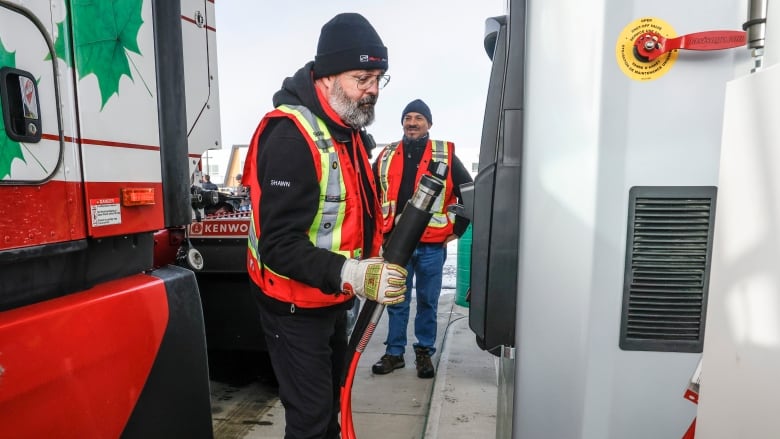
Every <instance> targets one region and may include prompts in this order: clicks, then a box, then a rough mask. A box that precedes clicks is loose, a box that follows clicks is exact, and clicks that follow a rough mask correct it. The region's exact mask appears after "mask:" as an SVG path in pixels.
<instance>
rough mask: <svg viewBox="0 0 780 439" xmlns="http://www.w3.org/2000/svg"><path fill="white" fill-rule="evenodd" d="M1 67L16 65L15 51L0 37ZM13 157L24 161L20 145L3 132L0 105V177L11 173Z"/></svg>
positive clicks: (0, 108) (3, 125) (3, 126)
mask: <svg viewBox="0 0 780 439" xmlns="http://www.w3.org/2000/svg"><path fill="white" fill-rule="evenodd" d="M2 67H16V55H15V52H14V53H11V52H8V51H7V50H6V49H5V46H4V45H3V40H2V39H0V68H2ZM14 159H19V160H21V161H23V162H26V161H25V160H24V156H23V155H22V146H21V145H20V144H19V143H18V142H15V141H13V140H11V139H10V138H9V137H8V134H7V133H6V132H5V122H3V107H2V106H0V179H3V178H5V177H8V176H10V175H11V163H12V162H13V161H14Z"/></svg>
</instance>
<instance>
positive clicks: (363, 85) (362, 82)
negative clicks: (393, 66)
mask: <svg viewBox="0 0 780 439" xmlns="http://www.w3.org/2000/svg"><path fill="white" fill-rule="evenodd" d="M352 79H354V80H355V82H356V83H357V88H358V90H368V89H369V88H371V87H373V86H374V84H378V85H377V87H378V88H379V89H380V90H382V89H383V88H385V86H386V85H387V83H388V82H390V75H363V76H353V77H352Z"/></svg>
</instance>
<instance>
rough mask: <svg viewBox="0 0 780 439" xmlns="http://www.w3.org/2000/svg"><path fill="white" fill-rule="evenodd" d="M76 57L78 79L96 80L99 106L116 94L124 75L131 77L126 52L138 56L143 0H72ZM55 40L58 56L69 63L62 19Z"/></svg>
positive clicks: (65, 32) (58, 24) (65, 33)
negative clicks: (88, 78) (94, 78)
mask: <svg viewBox="0 0 780 439" xmlns="http://www.w3.org/2000/svg"><path fill="white" fill-rule="evenodd" d="M70 3H71V4H72V17H73V34H74V38H73V39H74V41H75V45H76V47H75V56H76V61H77V63H76V64H77V65H78V75H79V79H83V78H84V77H86V76H87V75H90V74H94V75H95V76H96V77H97V80H98V86H99V88H100V97H101V101H102V102H101V109H102V107H104V106H105V105H106V102H108V100H109V99H110V98H111V96H113V95H114V94H119V81H120V80H121V79H122V76H123V75H127V77H128V78H130V79H131V80H132V79H133V75H132V73H131V72H130V62H131V61H130V59H129V58H128V51H130V52H134V53H137V54H139V55H141V50H140V49H139V48H138V31H139V29H140V28H141V25H143V23H144V21H143V19H142V18H141V7H142V6H143V0H71V2H70ZM57 29H58V31H59V32H58V36H57V40H56V41H55V43H54V47H55V52H56V53H57V57H58V58H61V59H62V60H63V61H65V62H66V63H67V64H68V65H69V66H72V63H71V60H70V57H69V55H68V52H69V51H68V40H69V38H68V36H67V31H66V27H65V26H64V21H63V22H61V23H57Z"/></svg>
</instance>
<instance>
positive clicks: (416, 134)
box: [372, 99, 472, 378]
mask: <svg viewBox="0 0 780 439" xmlns="http://www.w3.org/2000/svg"><path fill="white" fill-rule="evenodd" d="M401 124H402V126H403V131H404V135H403V140H402V141H401V142H397V143H391V144H390V145H388V146H387V147H385V149H384V150H382V152H380V153H379V156H378V157H377V160H376V161H375V162H374V175H375V177H376V180H377V189H378V190H379V198H380V201H381V203H382V216H383V222H382V232H383V233H384V235H385V237H387V236H388V234H389V233H390V232H392V230H393V227H394V226H395V224H397V221H398V217H399V216H400V215H401V213H402V212H403V208H404V206H405V205H406V202H407V201H408V200H409V199H410V198H411V196H412V194H413V193H414V191H415V190H416V189H417V185H418V183H419V182H420V179H421V178H422V176H423V175H426V174H427V175H434V176H436V174H443V175H439V177H440V178H443V181H444V189H443V190H442V194H441V195H440V196H439V197H438V198H437V199H436V201H435V203H434V214H433V216H432V217H431V220H430V222H429V223H428V227H427V228H426V229H425V232H424V234H423V237H422V239H421V240H420V244H418V245H417V248H415V250H414V253H413V255H412V259H411V260H410V262H409V264H408V265H407V267H406V269H407V271H408V275H407V277H406V300H405V301H404V302H402V303H400V304H397V305H392V306H388V307H387V313H388V316H389V328H388V334H387V340H386V341H385V345H386V346H387V347H386V348H385V355H383V356H382V358H380V359H379V361H378V362H377V363H376V364H374V365H373V367H372V371H373V372H374V373H375V374H379V375H383V374H387V373H390V372H392V371H393V370H395V369H400V368H402V367H405V366H406V363H405V361H404V352H405V350H406V344H407V341H406V330H407V329H406V328H407V326H408V323H409V308H410V307H409V304H410V300H411V294H412V286H413V285H414V284H415V283H416V288H417V289H416V297H417V312H416V315H415V318H414V334H415V337H416V338H417V342H416V343H414V352H415V363H416V365H417V376H418V377H420V378H433V376H434V374H435V370H434V367H433V363H432V361H431V355H433V354H434V353H435V352H436V347H435V342H436V314H437V308H438V305H439V294H440V293H441V285H442V274H443V269H444V262H445V260H446V259H447V244H448V243H449V242H450V241H452V240H453V239H457V238H458V237H459V236H460V235H462V234H463V232H465V231H466V228H467V227H468V224H469V222H468V220H466V219H463V218H460V217H457V218H456V219H454V220H453V219H452V218H451V217H450V216H448V215H447V206H449V205H451V204H455V203H456V202H459V201H460V185H461V184H464V183H468V182H471V181H472V178H471V175H470V174H469V173H468V171H467V170H466V168H465V167H464V166H463V164H462V163H461V162H460V160H459V159H458V158H457V157H456V156H455V144H454V143H452V142H447V141H443V140H431V139H430V137H429V134H428V130H429V129H430V128H431V125H433V117H432V116H431V110H430V108H428V105H426V104H425V102H423V101H422V100H420V99H415V100H414V101H412V102H410V103H409V105H407V106H406V108H404V110H403V112H402V114H401Z"/></svg>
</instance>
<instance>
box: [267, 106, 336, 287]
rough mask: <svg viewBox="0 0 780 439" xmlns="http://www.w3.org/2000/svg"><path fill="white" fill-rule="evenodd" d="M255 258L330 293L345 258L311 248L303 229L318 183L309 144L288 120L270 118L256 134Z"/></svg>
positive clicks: (307, 224) (316, 205) (315, 207)
mask: <svg viewBox="0 0 780 439" xmlns="http://www.w3.org/2000/svg"><path fill="white" fill-rule="evenodd" d="M259 142H260V147H259V150H258V155H257V175H258V180H259V184H260V188H261V191H262V196H261V199H260V206H259V212H260V238H259V251H260V257H261V260H262V261H263V264H264V265H265V268H266V269H271V270H273V271H274V272H275V273H277V274H280V275H283V276H287V277H289V278H291V279H294V280H297V281H299V282H303V283H305V284H307V285H311V286H313V287H316V288H319V289H321V290H322V291H323V292H325V293H328V294H332V293H336V292H338V291H339V290H340V288H341V285H340V284H341V267H342V265H344V261H345V260H346V258H345V257H344V256H342V255H339V254H337V253H334V252H331V251H329V250H327V249H321V248H318V247H316V246H315V245H314V244H313V243H312V242H311V241H310V240H309V236H308V230H309V227H310V226H311V224H312V222H313V221H314V217H315V215H316V214H317V210H318V208H319V200H320V187H319V183H318V182H317V173H316V170H315V168H314V160H313V157H312V153H311V149H310V148H309V145H308V143H307V142H306V139H304V138H303V135H302V134H301V133H300V132H299V131H298V128H297V127H296V126H295V123H294V122H292V121H291V120H288V119H280V120H274V121H272V122H271V124H269V126H268V127H267V128H266V130H265V131H264V133H263V135H262V136H261V138H260V139H259Z"/></svg>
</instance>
